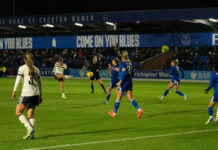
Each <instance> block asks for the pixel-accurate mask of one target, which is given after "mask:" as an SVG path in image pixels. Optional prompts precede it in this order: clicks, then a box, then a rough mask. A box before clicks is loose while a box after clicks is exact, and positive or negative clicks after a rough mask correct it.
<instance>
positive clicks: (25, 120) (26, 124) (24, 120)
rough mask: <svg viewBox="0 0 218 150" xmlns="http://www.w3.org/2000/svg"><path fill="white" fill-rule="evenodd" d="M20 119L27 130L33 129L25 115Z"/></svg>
mask: <svg viewBox="0 0 218 150" xmlns="http://www.w3.org/2000/svg"><path fill="white" fill-rule="evenodd" d="M18 119H19V120H20V122H21V123H22V124H23V125H24V127H25V128H27V129H30V128H32V127H31V125H30V123H29V122H28V121H27V119H26V117H25V116H24V115H23V114H19V115H18Z"/></svg>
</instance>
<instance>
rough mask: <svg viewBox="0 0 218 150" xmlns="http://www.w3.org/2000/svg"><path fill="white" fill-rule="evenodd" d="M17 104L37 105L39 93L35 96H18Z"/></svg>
mask: <svg viewBox="0 0 218 150" xmlns="http://www.w3.org/2000/svg"><path fill="white" fill-rule="evenodd" d="M17 104H23V105H24V106H26V107H29V108H34V107H35V106H38V105H39V95H36V96H20V97H19V99H18V102H17Z"/></svg>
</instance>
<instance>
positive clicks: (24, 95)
mask: <svg viewBox="0 0 218 150" xmlns="http://www.w3.org/2000/svg"><path fill="white" fill-rule="evenodd" d="M24 62H25V64H24V65H22V66H20V67H19V69H18V74H17V78H16V82H15V85H14V90H13V94H12V99H15V98H16V91H17V89H18V86H19V84H20V82H21V81H22V83H23V87H22V92H21V95H20V97H19V100H18V103H17V107H16V116H17V117H18V119H19V120H20V122H21V123H22V124H23V125H24V127H25V128H26V129H27V135H26V136H24V137H23V139H34V132H35V130H34V125H35V118H34V111H35V107H36V106H38V105H39V104H40V103H41V102H42V88H41V79H40V71H39V69H38V68H37V67H35V66H34V64H33V56H32V54H31V53H26V54H25V56H24ZM25 109H27V117H28V120H27V119H26V117H25V116H24V115H23V111H24V110H25Z"/></svg>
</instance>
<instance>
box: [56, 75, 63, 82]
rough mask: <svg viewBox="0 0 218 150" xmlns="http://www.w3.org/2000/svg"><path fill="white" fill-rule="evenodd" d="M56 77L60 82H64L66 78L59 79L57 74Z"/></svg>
mask: <svg viewBox="0 0 218 150" xmlns="http://www.w3.org/2000/svg"><path fill="white" fill-rule="evenodd" d="M55 79H57V80H58V81H59V82H61V81H62V82H64V78H60V79H58V78H57V76H55Z"/></svg>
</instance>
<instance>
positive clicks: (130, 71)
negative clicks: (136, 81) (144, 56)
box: [127, 66, 132, 75]
mask: <svg viewBox="0 0 218 150" xmlns="http://www.w3.org/2000/svg"><path fill="white" fill-rule="evenodd" d="M127 72H128V74H129V75H132V66H127Z"/></svg>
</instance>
